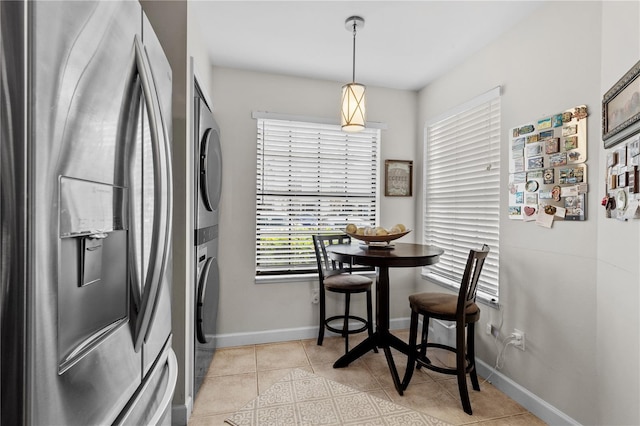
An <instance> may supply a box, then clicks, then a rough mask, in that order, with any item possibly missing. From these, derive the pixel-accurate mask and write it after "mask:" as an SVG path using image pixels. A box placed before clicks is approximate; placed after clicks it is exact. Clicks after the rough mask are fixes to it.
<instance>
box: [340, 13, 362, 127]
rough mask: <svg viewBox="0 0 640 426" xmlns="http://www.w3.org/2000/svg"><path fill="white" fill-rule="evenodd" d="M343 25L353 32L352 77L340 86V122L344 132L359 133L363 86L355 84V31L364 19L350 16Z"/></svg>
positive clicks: (360, 26)
mask: <svg viewBox="0 0 640 426" xmlns="http://www.w3.org/2000/svg"><path fill="white" fill-rule="evenodd" d="M344 24H345V27H346V28H347V30H348V31H353V77H352V79H351V83H349V84H345V85H344V86H342V109H341V112H340V116H341V120H340V121H341V123H342V130H344V131H345V132H359V131H361V130H363V129H364V125H365V99H364V92H365V86H364V85H362V84H359V83H356V30H357V29H358V28H362V27H364V19H362V18H361V17H359V16H351V17H349V18H347V20H346V21H345V23H344Z"/></svg>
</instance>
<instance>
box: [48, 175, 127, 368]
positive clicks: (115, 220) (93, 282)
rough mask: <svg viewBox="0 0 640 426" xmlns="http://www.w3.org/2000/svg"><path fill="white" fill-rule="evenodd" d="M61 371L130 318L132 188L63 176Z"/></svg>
mask: <svg viewBox="0 0 640 426" xmlns="http://www.w3.org/2000/svg"><path fill="white" fill-rule="evenodd" d="M59 194H60V203H59V206H60V211H59V220H60V224H59V226H60V228H59V230H60V251H59V253H60V254H59V259H58V261H59V268H58V270H59V278H60V279H59V281H58V282H59V285H58V352H59V357H60V359H59V361H60V363H59V369H60V372H63V371H65V370H66V369H67V368H69V367H70V366H71V365H73V363H74V362H75V361H76V360H77V359H79V358H80V357H82V356H83V355H84V354H85V353H86V352H87V351H90V350H91V349H92V348H93V347H95V345H97V344H99V342H100V341H102V339H103V338H104V337H106V336H107V335H108V334H109V333H110V331H111V330H114V329H115V328H117V327H118V326H119V325H120V324H122V323H124V322H126V320H127V313H128V309H127V306H128V305H127V303H128V289H129V288H128V280H127V251H128V250H127V228H128V226H127V222H128V221H127V215H128V203H127V190H126V188H123V187H118V186H113V185H107V184H103V183H99V182H90V181H85V180H80V179H75V178H69V177H61V178H60V193H59Z"/></svg>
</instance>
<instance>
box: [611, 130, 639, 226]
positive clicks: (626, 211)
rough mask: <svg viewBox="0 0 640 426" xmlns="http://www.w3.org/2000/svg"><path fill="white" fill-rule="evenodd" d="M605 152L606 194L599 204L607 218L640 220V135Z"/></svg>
mask: <svg viewBox="0 0 640 426" xmlns="http://www.w3.org/2000/svg"><path fill="white" fill-rule="evenodd" d="M619 145H621V146H618V147H616V148H612V149H610V150H609V151H608V152H607V195H606V196H605V197H604V199H603V200H602V205H603V206H604V207H605V209H606V211H607V217H610V218H615V219H620V220H629V219H639V218H640V215H639V212H638V210H640V209H638V207H639V205H640V190H639V189H638V186H639V184H640V182H639V181H638V169H639V167H640V134H638V135H635V136H632V137H630V138H628V139H627V140H625V141H623V142H622V143H620V144H619Z"/></svg>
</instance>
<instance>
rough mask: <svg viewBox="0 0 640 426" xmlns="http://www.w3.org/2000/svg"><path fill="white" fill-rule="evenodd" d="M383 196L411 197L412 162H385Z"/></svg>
mask: <svg viewBox="0 0 640 426" xmlns="http://www.w3.org/2000/svg"><path fill="white" fill-rule="evenodd" d="M384 195H386V196H387V197H411V196H412V195H413V161H405V160H385V162H384Z"/></svg>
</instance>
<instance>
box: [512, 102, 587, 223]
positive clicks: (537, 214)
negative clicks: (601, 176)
mask: <svg viewBox="0 0 640 426" xmlns="http://www.w3.org/2000/svg"><path fill="white" fill-rule="evenodd" d="M587 116H588V112H587V107H586V105H580V106H577V107H575V108H572V109H569V110H566V111H564V112H562V113H558V114H553V115H551V116H547V117H543V118H541V119H539V120H535V121H533V122H530V123H525V124H523V125H521V126H518V127H514V128H513V129H511V131H510V146H511V152H510V158H509V218H510V219H517V220H522V221H524V222H535V223H536V224H538V225H540V226H543V227H546V228H551V227H552V225H553V222H554V221H556V220H564V221H578V220H586V201H587V199H586V197H587V192H588V186H587V164H586V161H587Z"/></svg>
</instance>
